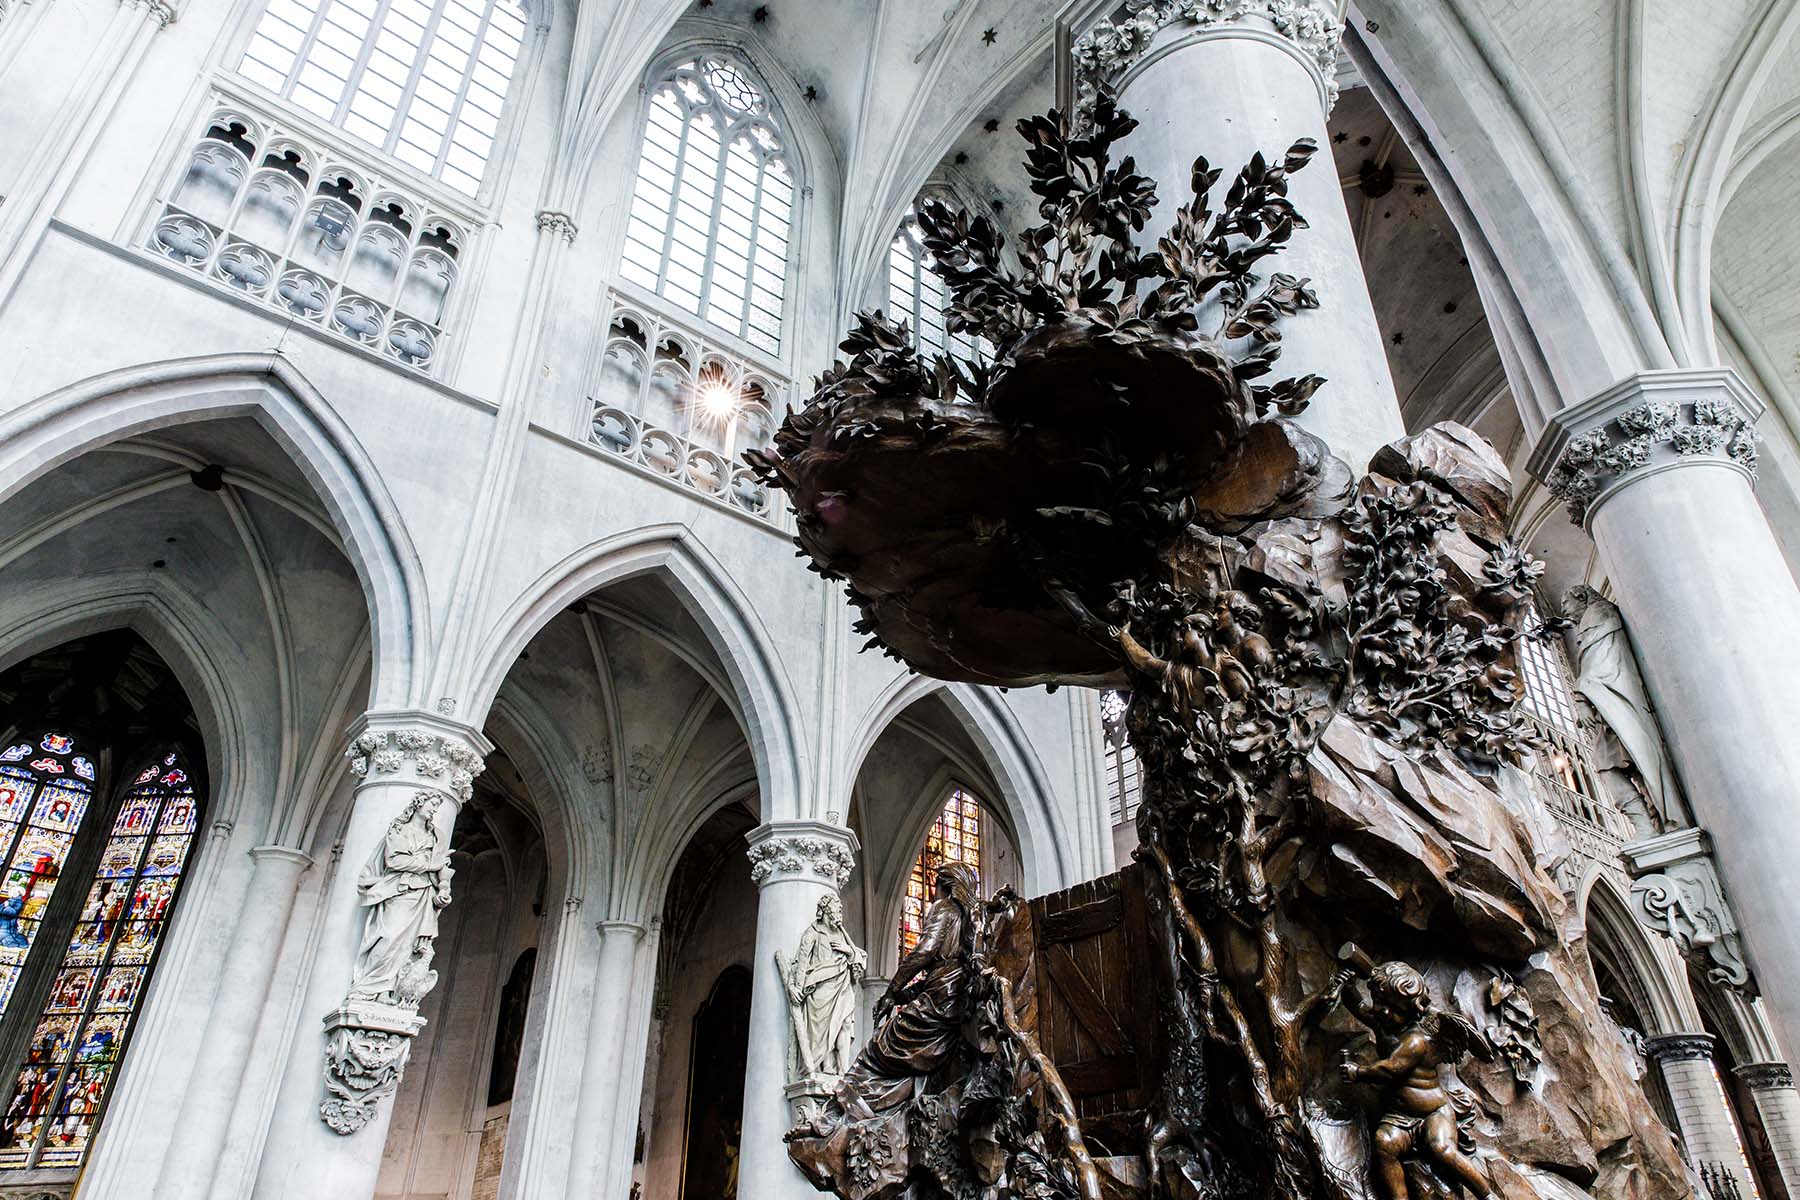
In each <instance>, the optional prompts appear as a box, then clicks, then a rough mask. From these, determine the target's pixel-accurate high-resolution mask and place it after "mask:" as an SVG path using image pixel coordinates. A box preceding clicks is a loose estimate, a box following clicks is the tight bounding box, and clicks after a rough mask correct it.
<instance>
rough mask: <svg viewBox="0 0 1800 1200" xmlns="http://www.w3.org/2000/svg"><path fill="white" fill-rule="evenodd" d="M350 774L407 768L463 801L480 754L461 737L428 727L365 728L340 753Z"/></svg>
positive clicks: (389, 772) (476, 772) (479, 764)
mask: <svg viewBox="0 0 1800 1200" xmlns="http://www.w3.org/2000/svg"><path fill="white" fill-rule="evenodd" d="M344 757H346V758H348V759H349V760H350V773H351V774H352V775H354V776H356V777H357V778H358V779H366V778H368V777H370V776H371V775H376V776H380V775H393V774H397V773H398V772H400V771H403V770H411V771H412V772H413V773H414V774H416V775H417V776H418V777H419V778H420V780H421V781H422V782H426V783H428V784H430V785H433V786H436V787H439V788H441V789H442V790H443V791H445V792H448V793H449V794H450V795H452V796H454V797H455V798H456V801H457V803H459V804H466V803H467V802H468V800H469V795H470V793H471V791H472V789H473V785H474V782H475V776H477V775H479V774H481V769H482V757H481V755H480V754H479V753H478V752H477V751H476V750H475V749H474V748H473V747H471V746H469V745H468V744H467V743H466V742H464V741H463V740H462V739H460V738H457V737H455V736H452V735H449V734H443V733H436V732H433V731H431V730H429V729H409V728H399V729H385V730H382V729H366V730H364V731H363V732H361V733H359V734H357V735H356V736H355V738H353V739H352V740H351V742H350V748H349V749H348V750H346V751H345V752H344Z"/></svg>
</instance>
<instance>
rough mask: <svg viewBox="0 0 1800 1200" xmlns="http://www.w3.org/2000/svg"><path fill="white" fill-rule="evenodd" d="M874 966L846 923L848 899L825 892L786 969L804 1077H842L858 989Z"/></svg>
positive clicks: (852, 1036) (784, 978)
mask: <svg viewBox="0 0 1800 1200" xmlns="http://www.w3.org/2000/svg"><path fill="white" fill-rule="evenodd" d="M776 957H777V964H778V965H779V958H780V956H779V955H777V956H776ZM868 966H869V955H868V952H867V951H865V950H863V949H862V948H861V947H859V946H857V945H856V943H854V942H852V941H851V940H850V932H849V930H847V929H845V928H844V905H843V902H842V901H840V900H839V899H838V898H837V897H836V896H835V895H827V896H821V897H820V898H819V905H818V908H817V910H816V912H815V915H814V917H813V922H812V924H811V925H808V926H807V927H806V932H805V933H803V934H801V935H800V948H799V950H798V951H797V952H796V953H795V954H794V960H793V962H791V963H789V964H787V967H786V968H785V969H784V970H783V971H782V981H783V983H785V984H786V985H787V993H788V1004H789V1006H790V1007H791V1009H792V1011H793V1014H794V1045H795V1050H796V1053H797V1056H798V1058H799V1069H800V1074H801V1076H802V1077H814V1076H838V1075H842V1074H843V1073H844V1071H845V1070H846V1069H847V1068H848V1067H849V1066H850V1061H851V1047H852V1045H853V1044H854V1042H855V1040H856V989H857V985H858V984H859V983H861V982H862V978H863V975H864V974H865V973H866V972H867V970H868Z"/></svg>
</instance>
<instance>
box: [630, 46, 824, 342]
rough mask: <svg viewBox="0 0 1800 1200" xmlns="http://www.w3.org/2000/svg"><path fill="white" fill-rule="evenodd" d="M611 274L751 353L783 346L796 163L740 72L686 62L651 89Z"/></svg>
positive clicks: (719, 60)
mask: <svg viewBox="0 0 1800 1200" xmlns="http://www.w3.org/2000/svg"><path fill="white" fill-rule="evenodd" d="M650 91H651V95H650V104H649V111H648V113H647V115H646V117H645V120H644V136H643V145H642V149H641V151H640V154H639V158H638V169H637V178H636V183H635V185H634V187H633V191H632V199H631V216H630V220H629V222H628V224H627V226H626V230H625V247H624V253H623V258H622V261H621V263H620V268H619V273H620V275H621V277H622V278H624V279H625V280H627V281H628V282H630V283H632V284H635V285H637V286H638V287H641V288H645V289H647V290H649V291H651V292H654V293H655V294H656V295H658V296H660V297H662V298H663V299H665V300H667V301H668V302H669V303H671V304H672V305H674V306H675V307H677V308H679V309H681V310H682V311H684V312H688V313H691V314H693V315H694V316H696V317H699V318H701V319H702V320H704V321H706V322H707V323H708V324H710V325H713V326H716V327H717V328H719V329H722V330H724V331H725V332H727V333H729V334H731V335H732V336H733V337H736V338H740V339H742V340H743V341H745V342H747V343H749V344H750V345H752V346H754V347H756V348H757V349H759V350H764V351H767V352H768V353H770V354H777V353H779V352H780V350H781V321H782V313H783V304H784V298H785V296H786V294H787V273H788V245H789V237H790V234H791V231H792V221H793V215H794V170H793V166H792V164H791V162H790V160H789V157H788V153H787V149H786V143H785V140H784V135H783V132H782V129H781V126H780V123H779V121H778V119H777V117H776V114H775V113H774V111H773V108H772V106H771V105H770V103H769V99H768V94H767V92H766V90H765V89H764V88H763V86H762V85H761V83H760V82H758V81H757V79H756V78H755V76H754V75H752V74H751V73H750V71H749V69H748V68H746V67H744V66H742V65H740V64H739V63H737V62H735V61H733V60H731V59H728V58H724V57H722V56H719V55H705V56H702V57H699V58H694V59H690V60H689V61H687V62H684V63H682V64H681V65H679V66H677V67H675V68H674V69H673V70H671V71H670V72H669V73H668V74H667V75H666V76H665V77H664V78H663V79H661V80H660V81H659V82H658V83H656V84H655V85H654V86H653V87H652V88H651V89H650Z"/></svg>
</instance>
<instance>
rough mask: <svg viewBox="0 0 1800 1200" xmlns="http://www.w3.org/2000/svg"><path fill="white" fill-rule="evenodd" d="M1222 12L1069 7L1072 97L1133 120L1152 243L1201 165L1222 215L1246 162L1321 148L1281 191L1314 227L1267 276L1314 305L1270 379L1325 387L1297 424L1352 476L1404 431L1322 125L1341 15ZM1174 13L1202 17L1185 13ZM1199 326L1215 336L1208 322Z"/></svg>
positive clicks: (1276, 2) (1315, 0)
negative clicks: (1113, 98) (1110, 90)
mask: <svg viewBox="0 0 1800 1200" xmlns="http://www.w3.org/2000/svg"><path fill="white" fill-rule="evenodd" d="M1222 7H1223V8H1224V9H1225V11H1223V12H1217V13H1215V12H1212V11H1210V9H1209V6H1206V5H1173V4H1166V5H1150V6H1148V7H1145V8H1144V9H1143V10H1142V11H1140V12H1139V13H1137V14H1136V15H1135V16H1133V17H1131V18H1130V19H1123V18H1120V19H1116V20H1115V19H1107V18H1105V17H1100V19H1095V15H1096V13H1110V12H1113V11H1115V10H1116V9H1117V8H1118V4H1117V3H1116V0H1110V2H1109V0H1099V2H1095V0H1080V2H1078V3H1076V4H1072V5H1070V9H1071V10H1086V11H1085V13H1083V12H1082V11H1074V12H1073V13H1072V15H1071V14H1066V15H1065V20H1064V23H1065V25H1066V26H1067V27H1068V28H1069V30H1070V33H1071V36H1072V39H1073V46H1072V50H1071V53H1070V61H1069V63H1068V68H1067V69H1068V70H1069V71H1070V72H1072V75H1073V82H1074V91H1075V96H1076V98H1077V100H1080V99H1081V98H1082V97H1084V96H1086V95H1090V94H1091V91H1092V89H1093V87H1094V86H1095V85H1096V84H1098V83H1099V82H1101V81H1111V82H1112V84H1113V86H1114V87H1115V89H1116V90H1117V92H1118V94H1119V103H1120V106H1121V107H1123V108H1125V109H1127V110H1129V111H1130V113H1131V115H1132V116H1133V117H1135V118H1137V120H1138V122H1139V125H1138V128H1137V130H1136V131H1135V132H1134V133H1132V134H1131V136H1130V137H1128V138H1127V139H1125V141H1124V143H1123V144H1122V146H1121V147H1120V148H1119V149H1118V150H1117V151H1115V159H1116V158H1117V157H1118V156H1120V155H1124V154H1130V155H1134V156H1135V157H1136V158H1137V165H1138V170H1139V171H1141V172H1143V173H1144V174H1145V175H1147V176H1149V177H1150V178H1151V179H1152V180H1154V181H1155V182H1156V186H1157V195H1158V196H1159V201H1158V203H1157V206H1156V209H1155V212H1154V213H1153V214H1152V216H1151V220H1150V225H1149V227H1148V229H1147V230H1146V233H1147V235H1148V236H1149V237H1151V238H1152V239H1154V238H1155V237H1160V236H1161V235H1162V233H1163V231H1164V230H1165V229H1166V228H1167V227H1168V226H1169V225H1170V224H1171V223H1173V221H1174V217H1175V210H1176V209H1177V208H1178V207H1180V206H1181V205H1182V204H1184V203H1186V202H1187V200H1188V199H1189V198H1190V197H1191V195H1192V193H1191V192H1190V190H1189V187H1190V182H1189V181H1190V177H1191V175H1192V172H1193V167H1194V159H1195V158H1196V157H1198V156H1201V155H1204V156H1205V157H1206V159H1207V161H1208V162H1209V163H1211V165H1212V166H1213V167H1214V168H1215V169H1218V170H1220V171H1223V172H1224V174H1223V175H1222V176H1221V178H1220V180H1219V182H1218V184H1217V185H1216V186H1215V187H1214V189H1213V204H1214V210H1215V211H1217V207H1218V205H1219V203H1221V202H1222V201H1223V199H1224V196H1225V192H1226V189H1228V188H1229V187H1230V186H1231V181H1232V179H1234V178H1235V177H1236V174H1237V172H1238V170H1239V169H1240V168H1241V167H1242V166H1243V165H1244V164H1245V163H1247V162H1249V161H1250V158H1251V156H1252V155H1254V154H1256V153H1258V152H1259V151H1260V152H1261V153H1262V154H1263V155H1264V156H1265V157H1266V158H1268V159H1270V160H1271V161H1276V162H1279V161H1280V158H1281V156H1282V154H1283V153H1284V152H1285V151H1286V150H1287V148H1288V147H1289V146H1291V145H1293V144H1294V143H1295V142H1296V141H1299V140H1300V139H1301V138H1311V139H1312V140H1313V141H1314V142H1316V143H1317V144H1318V147H1319V152H1318V156H1317V158H1316V159H1315V160H1314V161H1313V163H1312V164H1311V165H1310V166H1308V167H1307V168H1306V169H1305V170H1303V171H1301V172H1299V173H1298V174H1296V175H1295V176H1294V177H1293V182H1292V185H1291V187H1290V190H1289V198H1290V199H1292V200H1293V202H1294V206H1295V208H1296V209H1298V210H1299V212H1300V214H1301V215H1302V216H1303V217H1305V218H1306V220H1307V222H1308V224H1309V226H1310V228H1307V229H1302V230H1298V231H1297V232H1296V233H1295V234H1294V237H1293V240H1292V241H1290V242H1289V243H1288V247H1287V249H1286V250H1284V251H1283V252H1282V253H1281V254H1280V255H1278V256H1276V257H1275V258H1274V259H1271V260H1269V262H1270V266H1269V268H1268V269H1269V270H1271V271H1282V272H1285V273H1287V274H1289V275H1295V276H1299V277H1301V278H1306V279H1310V280H1312V286H1313V288H1314V290H1315V291H1317V293H1318V295H1319V301H1320V304H1321V307H1320V308H1319V309H1318V310H1316V311H1312V312H1305V313H1301V314H1300V315H1299V316H1296V317H1294V318H1293V319H1292V320H1289V321H1286V322H1284V323H1283V324H1282V327H1281V328H1282V347H1283V349H1282V355H1281V358H1280V360H1279V361H1278V362H1277V363H1276V364H1275V370H1274V373H1273V374H1272V375H1271V376H1270V378H1271V379H1282V378H1286V377H1288V376H1294V375H1306V374H1318V375H1323V376H1324V377H1325V378H1326V380H1327V383H1326V386H1325V387H1324V388H1323V389H1322V390H1321V391H1320V392H1319V394H1318V395H1317V396H1316V397H1315V398H1314V401H1313V404H1312V407H1311V408H1310V409H1308V410H1307V412H1306V413H1305V414H1304V415H1303V416H1302V417H1301V418H1300V423H1301V424H1302V425H1305V426H1306V427H1307V428H1308V429H1310V430H1311V431H1312V432H1314V433H1316V434H1318V435H1319V436H1320V437H1323V438H1324V439H1325V440H1326V441H1328V442H1329V443H1330V444H1331V447H1332V449H1333V450H1334V451H1335V452H1336V453H1337V454H1338V456H1339V457H1341V458H1342V459H1344V461H1346V462H1348V463H1349V464H1350V465H1351V467H1353V468H1355V469H1356V470H1358V471H1361V470H1362V468H1363V467H1364V466H1365V465H1366V464H1367V463H1368V460H1369V456H1370V455H1371V454H1373V453H1374V452H1375V451H1376V450H1378V449H1380V448H1381V447H1382V446H1385V445H1386V444H1387V443H1389V442H1391V441H1393V440H1394V439H1395V438H1398V437H1400V436H1402V435H1403V434H1404V433H1405V432H1406V430H1405V426H1404V425H1403V424H1402V422H1401V419H1400V405H1399V402H1398V401H1397V399H1396V398H1395V395H1394V381H1393V377H1392V375H1391V374H1390V372H1389V370H1388V363H1387V352H1386V343H1385V341H1384V340H1383V338H1382V336H1381V328H1380V327H1379V326H1378V325H1377V324H1376V323H1375V309H1374V306H1373V305H1372V304H1371V303H1370V302H1369V289H1368V284H1367V283H1366V282H1365V280H1364V278H1363V271H1362V258H1361V256H1360V255H1359V254H1358V252H1357V249H1356V237H1355V235H1354V233H1353V232H1352V230H1351V227H1350V217H1349V213H1348V212H1347V210H1346V209H1345V207H1344V194H1343V189H1342V188H1341V187H1340V186H1339V184H1338V177H1337V171H1336V170H1335V169H1334V168H1333V166H1332V161H1331V139H1330V136H1329V135H1328V133H1327V131H1326V127H1325V118H1326V116H1327V114H1328V113H1329V112H1330V109H1331V105H1332V103H1333V102H1334V101H1335V100H1336V84H1335V83H1334V82H1333V79H1334V76H1335V72H1336V68H1337V49H1338V41H1339V37H1340V34H1341V29H1340V26H1339V25H1338V22H1337V19H1336V16H1335V13H1336V10H1337V5H1336V3H1329V4H1327V3H1323V2H1321V0H1234V2H1233V3H1232V4H1229V5H1225V6H1222ZM1183 8H1188V9H1196V10H1198V11H1195V12H1192V13H1189V14H1186V15H1183V14H1182V13H1180V12H1178V11H1177V10H1179V9H1183ZM1201 328H1202V330H1203V331H1205V332H1208V333H1210V332H1212V330H1211V329H1210V328H1209V327H1208V325H1207V323H1206V314H1205V312H1204V311H1203V312H1202V316H1201ZM1265 382H1266V381H1265Z"/></svg>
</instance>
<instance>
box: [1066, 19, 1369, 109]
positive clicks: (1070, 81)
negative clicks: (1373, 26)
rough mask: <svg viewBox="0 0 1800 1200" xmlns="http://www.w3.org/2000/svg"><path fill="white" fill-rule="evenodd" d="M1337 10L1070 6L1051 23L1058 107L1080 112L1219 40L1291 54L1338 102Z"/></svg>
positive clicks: (1322, 94) (1326, 99)
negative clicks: (1131, 79) (1164, 60)
mask: <svg viewBox="0 0 1800 1200" xmlns="http://www.w3.org/2000/svg"><path fill="white" fill-rule="evenodd" d="M1335 7H1336V6H1335V5H1327V4H1321V3H1318V2H1317V0H1070V3H1068V4H1066V5H1065V6H1064V7H1063V11H1062V14H1061V15H1060V16H1059V17H1058V18H1057V35H1058V36H1057V47H1058V49H1057V76H1058V84H1059V86H1058V96H1057V102H1058V103H1059V104H1061V105H1064V106H1067V105H1071V104H1072V105H1074V106H1075V108H1076V109H1077V110H1078V111H1085V110H1086V109H1087V108H1088V107H1089V106H1091V105H1092V103H1093V98H1094V93H1095V92H1096V91H1098V90H1099V88H1100V87H1101V85H1103V84H1114V85H1120V84H1122V83H1123V82H1124V81H1125V80H1126V78H1127V77H1128V76H1129V75H1130V73H1131V72H1132V69H1133V68H1134V67H1138V66H1141V65H1147V64H1148V63H1149V62H1152V61H1154V60H1155V59H1157V58H1160V57H1161V56H1162V55H1164V54H1167V53H1169V52H1171V51H1173V50H1176V49H1178V48H1180V47H1181V46H1184V45H1188V44H1191V43H1193V42H1199V41H1205V40H1210V39H1214V38H1223V37H1242V38H1250V39H1254V40H1256V41H1262V42H1267V43H1269V44H1271V45H1274V46H1276V47H1278V48H1280V49H1283V50H1286V51H1288V52H1289V53H1291V54H1292V55H1293V56H1294V57H1295V58H1296V59H1297V60H1299V62H1300V64H1301V65H1302V66H1303V67H1305V68H1306V70H1307V73H1308V74H1310V75H1312V76H1313V79H1314V82H1315V83H1316V84H1317V85H1318V88H1319V100H1320V102H1321V103H1322V104H1323V106H1324V108H1325V111H1326V112H1327V113H1329V112H1330V111H1331V109H1332V106H1333V105H1335V104H1336V103H1337V94H1338V85H1337V57H1338V46H1339V43H1340V42H1341V41H1342V40H1343V34H1344V27H1343V24H1342V23H1341V22H1340V21H1339V20H1338V18H1337V14H1336V12H1335Z"/></svg>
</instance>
